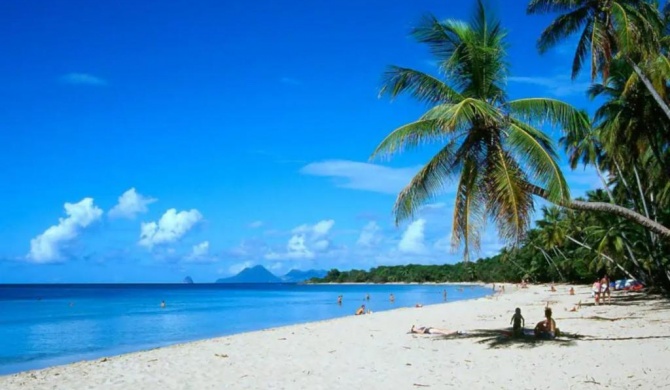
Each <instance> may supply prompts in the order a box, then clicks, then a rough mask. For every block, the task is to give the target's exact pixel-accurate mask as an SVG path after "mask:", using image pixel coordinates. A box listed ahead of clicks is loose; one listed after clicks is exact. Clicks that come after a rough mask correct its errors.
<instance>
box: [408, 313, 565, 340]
mask: <svg viewBox="0 0 670 390" xmlns="http://www.w3.org/2000/svg"><path fill="white" fill-rule="evenodd" d="M510 324H512V337H524V336H525V334H524V327H525V325H526V320H525V319H524V318H523V316H522V315H521V309H520V308H518V307H517V308H516V310H515V311H514V315H513V316H512V320H511V321H510ZM409 333H414V334H437V335H442V336H450V335H454V334H463V332H461V331H458V330H450V329H444V328H434V327H430V326H419V327H417V326H414V325H412V328H411V329H410V331H409ZM533 335H534V336H535V337H536V338H538V339H545V340H551V339H554V338H556V336H558V328H557V327H556V321H555V320H554V319H553V318H552V311H551V308H550V307H546V308H545V309H544V320H542V321H540V322H538V323H537V324H536V325H535V328H534V329H533Z"/></svg>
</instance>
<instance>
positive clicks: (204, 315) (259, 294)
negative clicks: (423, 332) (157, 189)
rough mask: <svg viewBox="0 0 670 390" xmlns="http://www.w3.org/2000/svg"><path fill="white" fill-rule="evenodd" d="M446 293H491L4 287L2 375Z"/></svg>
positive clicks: (438, 298) (453, 295) (400, 288)
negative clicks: (339, 297)
mask: <svg viewBox="0 0 670 390" xmlns="http://www.w3.org/2000/svg"><path fill="white" fill-rule="evenodd" d="M444 289H446V290H447V294H448V301H455V300H463V299H473V298H479V297H482V296H485V295H487V294H490V293H491V290H490V289H489V288H483V287H478V286H440V285H299V284H246V285H243V284H233V285H227V284H191V285H187V284H162V285H159V284H147V285H128V284H126V285H118V284H117V285H93V284H92V285H65V284H63V285H0V375H4V374H10V373H14V372H19V371H24V370H29V369H36V368H43V367H48V366H52V365H58V364H65V363H71V362H75V361H80V360H84V359H96V358H99V357H102V356H110V355H115V354H120V353H125V352H132V351H139V350H143V349H149V348H155V347H160V346H165V345H170V344H176V343H179V342H184V341H192V340H199V339H205V338H210V337H215V336H224V335H230V334H234V333H241V332H247V331H252V330H260V329H267V328H271V327H276V326H282V325H291V324H297V323H303V322H310V321H318V320H325V319H330V318H336V317H342V316H348V315H352V314H353V313H354V312H355V310H356V309H357V308H358V307H359V306H360V305H361V304H365V305H366V307H367V308H368V309H370V310H372V311H373V312H375V311H383V310H390V309H393V308H398V307H408V306H414V305H415V304H416V303H419V302H420V303H422V304H424V305H429V304H434V303H441V302H443V298H442V291H443V290H444ZM391 293H393V294H394V296H395V303H391V302H390V301H389V294H391ZM367 294H369V295H370V300H366V299H365V297H366V295H367ZM338 295H342V296H343V303H342V305H338V304H337V296H338ZM161 301H165V303H166V306H165V308H161V305H160V303H161Z"/></svg>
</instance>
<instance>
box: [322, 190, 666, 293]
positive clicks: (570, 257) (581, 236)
mask: <svg viewBox="0 0 670 390" xmlns="http://www.w3.org/2000/svg"><path fill="white" fill-rule="evenodd" d="M606 199H607V194H606V192H605V191H604V190H602V189H601V190H595V191H590V192H588V193H587V197H586V199H583V201H592V202H595V201H601V200H602V201H606ZM617 225H618V221H617V217H615V216H614V217H613V216H611V215H608V214H606V213H591V212H584V211H576V212H575V211H569V210H566V209H561V208H559V207H556V206H552V207H544V208H542V218H541V219H539V220H537V221H536V224H535V227H534V228H532V229H530V230H529V231H528V232H527V234H526V235H525V237H524V238H523V240H522V241H521V242H520V244H519V245H517V246H514V247H506V248H503V249H502V250H501V251H500V253H498V254H497V255H495V256H492V257H488V258H481V259H478V260H477V261H468V262H465V261H463V262H459V263H456V264H443V265H418V264H409V265H398V266H380V267H376V268H372V269H370V270H368V271H365V270H356V269H354V270H350V271H339V270H337V269H332V270H330V271H329V272H328V274H327V275H326V276H325V277H323V278H321V279H313V280H312V282H314V283H401V282H405V283H430V282H435V283H439V282H473V281H483V282H509V283H518V282H520V281H521V280H524V279H525V280H527V281H530V282H535V283H549V282H564V283H589V282H593V280H594V279H595V278H596V277H598V278H600V277H602V276H603V275H605V274H607V275H609V277H610V278H612V280H616V279H638V280H639V276H635V275H634V274H633V272H635V271H634V270H635V269H636V265H635V264H634V262H633V261H632V260H631V259H630V258H628V257H626V256H625V255H624V252H625V248H624V244H623V241H622V240H621V238H620V234H612V232H611V231H612V230H613V229H612V228H615V227H616V226H617ZM603 226H607V228H603ZM628 233H629V236H630V238H631V239H637V237H635V235H636V234H644V231H643V230H639V231H637V232H635V231H630V232H628ZM636 261H638V262H640V266H641V267H642V270H641V273H640V274H641V275H647V274H648V272H649V270H650V269H652V268H653V264H649V259H642V258H639V257H637V258H636ZM644 281H645V282H647V283H648V281H649V279H648V278H647V277H645V279H644Z"/></svg>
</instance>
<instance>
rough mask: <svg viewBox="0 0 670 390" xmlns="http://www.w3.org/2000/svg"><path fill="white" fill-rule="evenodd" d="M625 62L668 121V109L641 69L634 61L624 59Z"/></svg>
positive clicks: (669, 110)
mask: <svg viewBox="0 0 670 390" xmlns="http://www.w3.org/2000/svg"><path fill="white" fill-rule="evenodd" d="M626 61H628V63H629V64H630V65H631V66H632V67H633V71H634V72H635V74H636V75H637V77H639V78H640V81H642V84H644V86H645V87H646V88H647V90H648V91H649V93H650V94H651V96H652V97H653V98H654V100H655V101H656V103H657V104H658V106H659V107H661V110H663V113H665V116H667V117H668V119H670V107H668V105H667V104H666V103H665V101H664V100H663V98H662V97H661V95H660V94H659V93H658V91H656V88H654V85H653V84H652V83H651V81H649V79H648V78H647V76H645V75H644V73H642V69H640V67H639V66H637V64H636V63H635V61H633V60H631V59H630V58H628V57H626Z"/></svg>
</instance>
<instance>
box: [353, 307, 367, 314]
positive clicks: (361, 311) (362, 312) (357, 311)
mask: <svg viewBox="0 0 670 390" xmlns="http://www.w3.org/2000/svg"><path fill="white" fill-rule="evenodd" d="M361 314H365V305H361V307H359V308H358V310H356V314H355V315H357V316H360V315H361Z"/></svg>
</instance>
